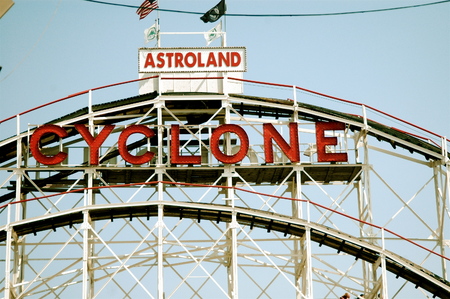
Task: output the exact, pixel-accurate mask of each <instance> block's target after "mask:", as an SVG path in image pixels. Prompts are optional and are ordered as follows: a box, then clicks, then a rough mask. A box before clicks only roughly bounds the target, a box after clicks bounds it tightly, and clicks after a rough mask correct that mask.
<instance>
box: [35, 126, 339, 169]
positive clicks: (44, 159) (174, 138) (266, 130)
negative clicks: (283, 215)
mask: <svg viewBox="0 0 450 299" xmlns="http://www.w3.org/2000/svg"><path fill="white" fill-rule="evenodd" d="M74 126H75V129H76V130H77V131H78V133H80V135H81V136H82V137H83V139H84V141H85V142H86V143H87V145H88V146H89V164H90V165H99V150H100V147H101V146H102V144H103V143H104V142H105V140H106V139H107V138H108V137H109V135H110V134H111V133H112V131H113V130H114V128H115V125H105V126H104V127H103V129H102V130H101V131H100V132H99V133H98V134H97V135H96V136H93V135H92V134H91V133H90V132H89V130H88V128H87V127H86V126H85V125H82V124H76V125H74ZM336 130H345V124H344V123H340V122H317V123H316V143H317V160H318V162H347V160H348V157H347V153H329V152H327V151H326V146H328V145H337V143H338V142H337V138H336V137H326V136H325V131H336ZM225 133H232V134H235V135H236V136H237V137H238V138H239V140H240V147H239V150H238V152H237V153H235V154H232V155H229V154H227V153H224V152H223V151H222V149H221V148H220V138H221V136H222V135H223V134H225ZM48 134H55V135H57V136H59V137H61V138H64V137H67V136H68V133H67V132H66V130H65V129H64V128H62V127H60V126H57V125H51V124H47V125H43V126H41V127H39V128H37V129H36V130H35V131H34V132H33V134H32V135H31V138H30V150H31V154H32V155H33V157H34V158H35V159H36V161H37V162H39V163H41V164H44V165H55V164H59V163H61V162H63V161H64V160H65V159H66V158H67V155H68V154H67V153H64V152H59V153H57V154H56V155H51V156H48V155H45V154H43V153H42V151H41V146H40V143H41V139H43V137H44V136H45V135H48ZM133 134H141V135H144V136H145V137H147V138H152V137H154V136H155V132H154V131H153V130H152V129H150V127H148V126H145V125H131V126H128V127H126V128H125V129H124V130H123V131H122V132H121V133H120V135H119V140H118V150H119V154H120V156H121V157H122V158H123V159H124V160H125V161H126V162H128V163H130V164H134V165H140V164H145V163H148V162H150V161H151V160H152V159H153V158H154V156H155V153H153V152H150V151H147V152H145V153H144V154H142V155H137V156H136V155H133V154H131V153H130V152H129V151H128V148H127V141H128V138H129V137H130V136H131V135H133ZM263 138H264V157H265V162H266V163H273V161H274V159H273V143H274V142H275V143H276V144H277V145H278V146H279V148H280V149H281V151H282V152H283V153H284V154H285V155H286V157H287V158H288V159H289V160H291V162H292V163H298V162H300V149H299V136H298V124H297V123H294V122H293V123H290V124H289V141H286V140H285V139H284V138H283V136H281V134H280V133H279V132H278V131H277V129H276V128H275V127H274V126H273V125H272V124H270V123H265V124H263ZM210 150H211V153H212V154H213V156H214V157H215V158H216V159H217V160H219V161H220V162H222V163H225V164H235V163H239V162H240V161H242V160H243V159H244V158H245V156H246V155H247V153H248V151H249V138H248V134H247V133H246V132H245V130H244V129H243V128H242V127H241V126H238V125H236V124H223V125H220V126H218V127H217V128H216V129H214V130H213V131H212V134H211V136H210ZM201 160H202V158H201V156H200V155H181V154H180V127H179V125H171V129H170V163H171V164H201Z"/></svg>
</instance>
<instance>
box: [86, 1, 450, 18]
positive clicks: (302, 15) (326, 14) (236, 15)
mask: <svg viewBox="0 0 450 299" xmlns="http://www.w3.org/2000/svg"><path fill="white" fill-rule="evenodd" d="M83 1H86V2H92V3H97V4H105V5H113V6H121V7H129V8H136V9H137V8H139V6H136V5H128V4H120V3H112V2H105V1H97V0H83ZM447 2H450V0H443V1H437V2H430V3H423V4H415V5H408V6H399V7H390V8H380V9H371V10H358V11H345V12H330V13H310V14H237V13H226V14H225V16H228V17H324V16H338V15H352V14H362V13H374V12H383V11H392V10H400V9H408V8H416V7H423V6H429V5H436V4H442V3H447ZM155 10H157V11H161V12H171V13H182V14H193V15H203V14H205V13H204V12H195V11H186V10H175V9H164V8H157V9H155Z"/></svg>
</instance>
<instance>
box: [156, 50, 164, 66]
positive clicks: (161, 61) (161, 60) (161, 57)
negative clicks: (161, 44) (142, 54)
mask: <svg viewBox="0 0 450 299" xmlns="http://www.w3.org/2000/svg"><path fill="white" fill-rule="evenodd" d="M156 59H157V60H158V64H157V65H156V66H157V67H159V68H162V67H164V65H165V61H164V53H158V55H156Z"/></svg>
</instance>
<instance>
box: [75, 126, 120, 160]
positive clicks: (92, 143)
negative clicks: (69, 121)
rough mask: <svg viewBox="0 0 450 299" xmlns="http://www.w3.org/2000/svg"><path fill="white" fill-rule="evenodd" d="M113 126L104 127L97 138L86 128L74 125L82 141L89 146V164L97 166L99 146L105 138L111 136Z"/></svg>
mask: <svg viewBox="0 0 450 299" xmlns="http://www.w3.org/2000/svg"><path fill="white" fill-rule="evenodd" d="M114 127H115V126H114V125H106V126H105V127H104V128H103V130H102V131H101V132H100V134H98V135H97V137H95V138H94V137H93V136H92V135H91V133H90V132H89V130H88V128H86V127H85V126H84V125H81V124H76V125H75V129H77V131H78V132H79V133H80V134H81V136H83V138H84V141H86V143H87V144H88V145H89V153H90V155H89V157H90V158H89V164H91V165H98V150H99V148H100V146H101V145H102V144H103V142H105V140H106V138H107V137H108V136H109V134H111V131H112V130H113V129H114Z"/></svg>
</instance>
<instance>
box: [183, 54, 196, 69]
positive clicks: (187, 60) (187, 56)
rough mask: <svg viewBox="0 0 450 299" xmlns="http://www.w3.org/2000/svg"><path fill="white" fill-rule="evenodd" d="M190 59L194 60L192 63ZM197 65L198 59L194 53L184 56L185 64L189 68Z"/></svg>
mask: <svg viewBox="0 0 450 299" xmlns="http://www.w3.org/2000/svg"><path fill="white" fill-rule="evenodd" d="M189 57H191V58H192V62H189ZM196 63H197V57H196V56H195V54H194V53H192V52H187V53H186V55H185V56H184V64H185V65H186V66H187V67H194V66H195V64H196Z"/></svg>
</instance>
